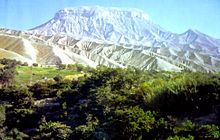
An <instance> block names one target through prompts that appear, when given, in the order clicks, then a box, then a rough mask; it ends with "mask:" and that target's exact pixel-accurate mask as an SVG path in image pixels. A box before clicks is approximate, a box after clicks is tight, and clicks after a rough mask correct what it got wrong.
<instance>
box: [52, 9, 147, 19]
mask: <svg viewBox="0 0 220 140" xmlns="http://www.w3.org/2000/svg"><path fill="white" fill-rule="evenodd" d="M121 15H123V16H126V17H131V18H140V19H144V20H149V15H148V14H146V13H144V12H143V11H142V10H139V9H132V8H130V9H129V8H127V9H125V8H116V7H108V8H105V7H100V6H91V7H89V6H82V7H75V8H64V9H62V10H60V11H58V12H57V13H56V14H55V17H54V18H55V19H60V18H65V17H67V16H68V17H71V16H82V17H87V18H90V17H92V16H98V17H102V18H109V17H113V16H116V17H117V16H121Z"/></svg>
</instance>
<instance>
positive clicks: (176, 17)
mask: <svg viewBox="0 0 220 140" xmlns="http://www.w3.org/2000/svg"><path fill="white" fill-rule="evenodd" d="M95 5H98V6H104V7H123V8H137V9H141V10H143V11H144V12H146V13H147V14H148V15H149V16H150V19H151V20H152V21H153V22H154V23H156V24H158V25H160V26H161V27H163V28H164V29H166V30H168V31H171V32H175V33H183V32H185V31H186V30H188V29H196V30H199V31H200V32H203V33H205V34H208V35H210V36H212V37H215V38H219V39H220V0H0V27H5V28H10V29H18V30H28V29H31V28H34V27H36V26H39V25H41V24H43V23H45V22H47V21H48V20H50V19H51V18H53V16H54V14H55V13H56V12H57V11H59V10H60V9H63V8H66V7H78V6H95Z"/></svg>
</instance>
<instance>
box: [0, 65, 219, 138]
mask: <svg viewBox="0 0 220 140" xmlns="http://www.w3.org/2000/svg"><path fill="white" fill-rule="evenodd" d="M75 67H76V66H71V67H68V66H67V67H66V66H65V67H64V66H60V68H62V69H63V70H66V69H69V70H70V69H72V71H73V73H71V72H70V73H68V74H75V72H76V71H77V70H76V69H75ZM80 67H81V66H80ZM21 68H26V67H21ZM81 68H82V67H81ZM81 68H80V70H83V71H84V73H85V74H84V75H83V76H81V77H79V78H78V79H77V80H76V79H75V80H64V79H63V78H62V76H57V74H55V76H54V77H53V79H54V80H50V81H49V80H48V81H38V82H36V83H33V84H31V85H29V84H28V85H13V84H10V85H8V86H3V87H2V88H0V101H1V106H0V126H1V128H0V139H33V140H38V139H59V140H62V139H64V140H65V139H168V140H179V139H184V140H185V139H191V140H193V139H202V140H203V139H207V140H210V139H211V140H218V139H220V129H219V127H220V122H219V120H220V76H219V75H217V74H211V73H209V74H208V73H199V72H188V71H185V72H163V71H161V72H155V71H142V70H139V69H136V68H127V69H121V68H107V67H105V66H98V67H97V69H95V70H94V69H87V68H82V69H81ZM18 69H19V68H18ZM73 69H74V70H73ZM24 71H25V70H24ZM46 71H47V70H46ZM51 78H52V77H51Z"/></svg>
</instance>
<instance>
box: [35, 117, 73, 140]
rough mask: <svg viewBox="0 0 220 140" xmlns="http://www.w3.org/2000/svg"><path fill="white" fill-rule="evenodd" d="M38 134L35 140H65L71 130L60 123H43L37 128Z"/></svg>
mask: <svg viewBox="0 0 220 140" xmlns="http://www.w3.org/2000/svg"><path fill="white" fill-rule="evenodd" d="M38 132H39V136H38V137H37V139H55V140H56V139H57V140H67V139H68V138H69V137H70V135H71V133H72V130H71V128H70V126H67V125H65V124H62V123H61V122H52V121H49V122H46V121H43V122H42V123H41V124H40V126H39V128H38Z"/></svg>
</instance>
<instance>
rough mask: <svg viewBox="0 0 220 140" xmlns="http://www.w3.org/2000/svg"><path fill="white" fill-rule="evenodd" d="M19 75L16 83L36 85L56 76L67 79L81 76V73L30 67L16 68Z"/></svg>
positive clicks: (53, 68)
mask: <svg viewBox="0 0 220 140" xmlns="http://www.w3.org/2000/svg"><path fill="white" fill-rule="evenodd" d="M16 70H17V72H18V74H17V75H16V77H15V81H16V83H30V82H32V83H34V82H37V81H39V80H44V78H45V77H47V79H53V78H54V77H55V76H56V75H60V76H61V77H65V76H68V75H76V74H80V72H77V71H73V70H68V69H62V70H60V69H57V68H56V67H29V66H18V67H17V68H16Z"/></svg>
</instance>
